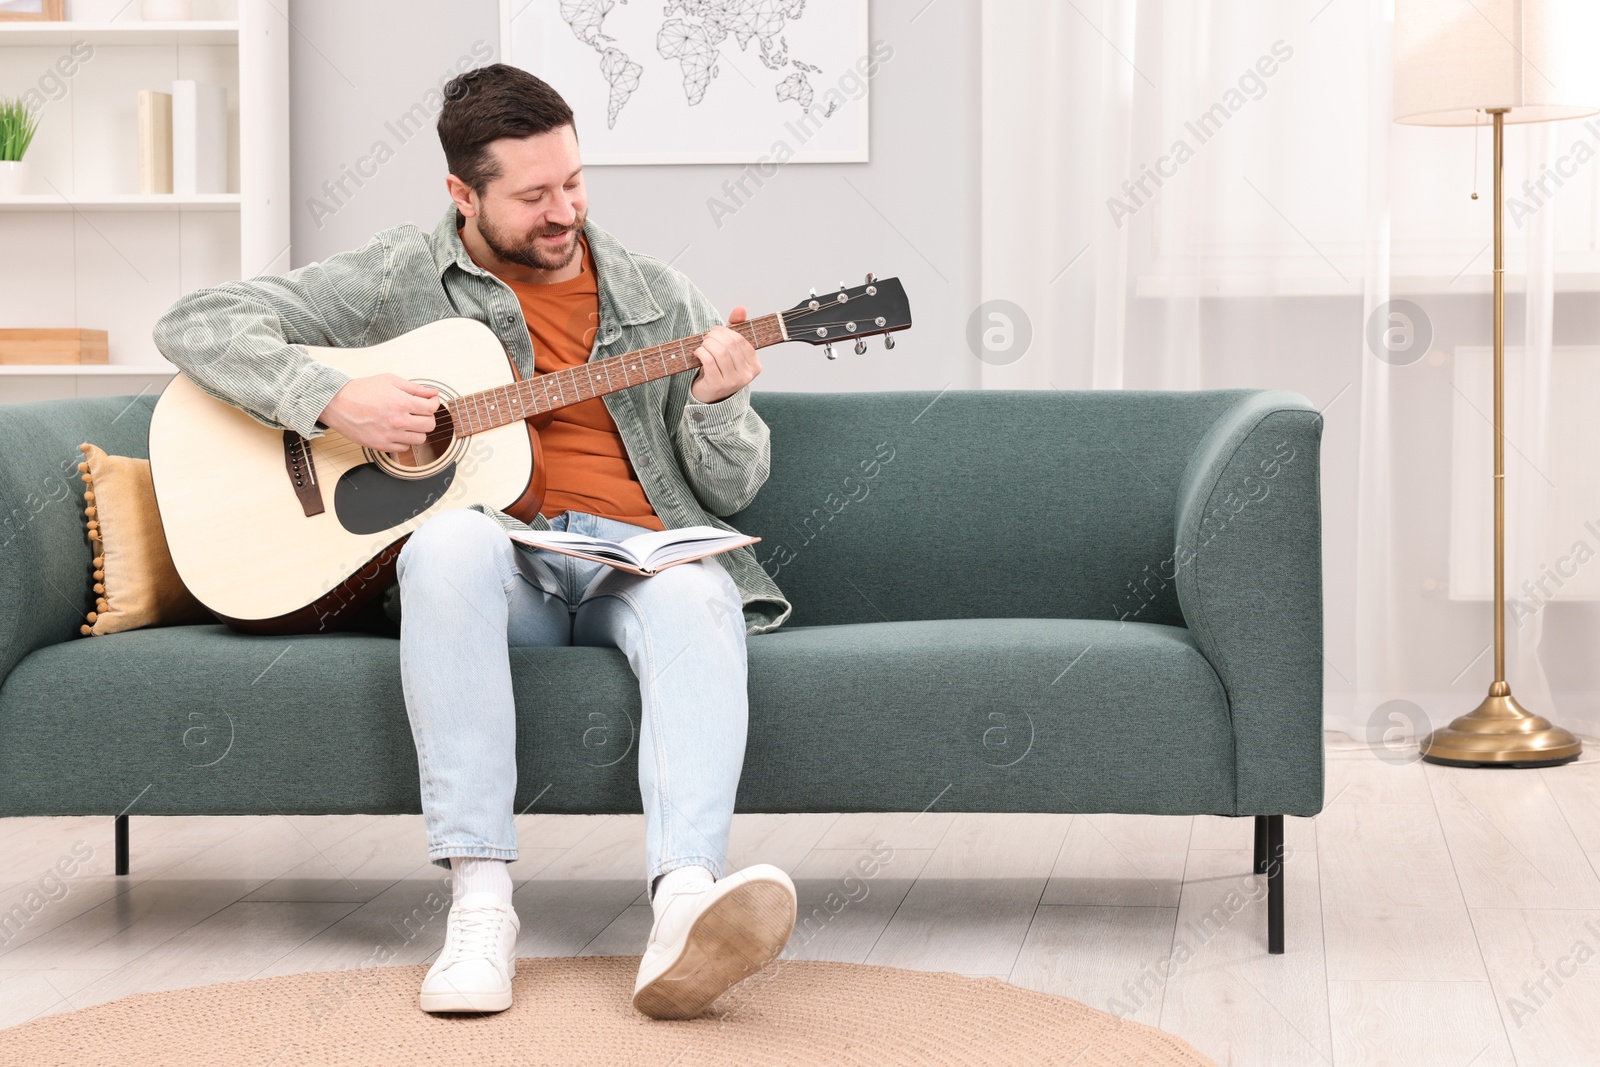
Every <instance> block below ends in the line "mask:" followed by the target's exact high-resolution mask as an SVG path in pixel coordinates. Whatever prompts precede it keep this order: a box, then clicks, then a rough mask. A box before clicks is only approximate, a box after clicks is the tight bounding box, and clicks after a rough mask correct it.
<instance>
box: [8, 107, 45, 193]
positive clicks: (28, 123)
mask: <svg viewBox="0 0 1600 1067" xmlns="http://www.w3.org/2000/svg"><path fill="white" fill-rule="evenodd" d="M38 129H39V113H38V112H37V111H35V110H34V108H33V105H31V104H29V103H28V102H27V101H26V100H24V99H23V98H22V97H20V96H18V97H12V98H10V99H4V98H0V196H15V195H16V194H18V193H21V192H23V191H24V190H25V188H26V186H27V182H28V170H27V167H28V165H27V164H26V163H24V162H23V159H22V157H23V156H24V155H25V154H26V153H27V151H28V146H29V145H30V144H32V143H33V135H34V133H35V132H36V131H37V130H38Z"/></svg>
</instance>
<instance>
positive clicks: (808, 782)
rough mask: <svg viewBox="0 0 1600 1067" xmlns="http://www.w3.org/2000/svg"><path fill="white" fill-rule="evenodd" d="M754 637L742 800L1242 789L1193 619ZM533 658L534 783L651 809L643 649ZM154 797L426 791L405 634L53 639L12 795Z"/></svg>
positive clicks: (310, 800)
mask: <svg viewBox="0 0 1600 1067" xmlns="http://www.w3.org/2000/svg"><path fill="white" fill-rule="evenodd" d="M749 660H750V692H751V711H750V734H749V743H748V748H747V755H746V760H745V769H744V775H743V778H742V780H741V783H740V789H739V807H740V810H743V811H857V810H861V811H871V810H881V811H919V810H922V809H924V808H926V807H928V806H929V805H931V804H935V803H936V804H937V808H938V810H941V811H1040V812H1052V811H1053V812H1072V811H1083V812H1105V811H1113V812H1152V813H1167V814H1179V813H1191V812H1218V813H1231V812H1232V810H1233V802H1234V793H1233V783H1234V762H1233V735H1232V730H1231V727H1230V723H1229V719H1228V709H1227V702H1226V697H1225V695H1224V693H1223V691H1222V687H1221V685H1220V683H1219V682H1218V680H1217V677H1216V675H1215V673H1214V672H1213V671H1212V669H1211V667H1210V666H1209V665H1208V664H1207V662H1206V660H1205V659H1204V658H1203V657H1202V656H1201V655H1200V653H1199V652H1198V651H1197V650H1196V648H1195V646H1194V643H1193V642H1192V640H1191V639H1190V636H1189V633H1188V631H1187V630H1185V629H1183V628H1181V627H1172V626H1165V625H1158V624H1150V623H1129V624H1125V625H1119V624H1118V623H1114V622H1101V621H1089V620H1070V619H959V620H935V621H916V622H894V623H889V622H883V623H865V624H846V625H837V626H816V627H796V628H793V629H788V628H785V629H782V630H779V631H777V632H775V633H771V634H765V635H761V636H758V637H753V638H751V639H750V641H749ZM512 664H513V670H514V677H515V683H516V694H517V715H518V740H517V746H518V767H519V783H518V788H517V798H518V799H517V804H518V807H519V808H520V807H522V806H524V805H529V804H534V807H533V809H532V810H535V811H542V812H569V813H585V812H594V813H602V812H636V811H638V810H639V795H638V786H637V777H636V770H635V760H636V759H637V739H638V729H637V724H638V721H639V693H638V685H637V683H636V681H635V680H634V677H633V674H632V672H631V670H630V669H629V667H628V664H627V661H626V660H625V659H624V658H623V656H622V654H621V653H620V652H618V651H616V650H615V649H604V648H567V647H564V648H536V649H517V650H514V652H513V655H512ZM536 798H537V800H536ZM136 799H137V802H136V803H135V800H136ZM130 804H133V807H132V812H133V813H134V814H180V813H204V814H237V813H271V812H273V811H278V812H282V813H285V814H294V813H300V814H341V813H351V812H370V813H404V812H417V811H420V810H421V808H420V800H419V788H418V781H417V763H416V752H415V749H414V748H413V745H412V739H411V733H410V729H409V724H408V721H407V718H406V711H405V703H404V699H403V696H402V693H401V687H400V671H399V643H398V642H397V641H395V640H393V639H391V638H385V637H377V636H370V635H364V634H331V635H319V636H315V637H296V638H270V637H252V636H245V635H241V634H235V633H232V632H230V631H228V630H227V629H225V628H223V627H221V626H182V627H172V628H167V629H162V630H139V631H133V632H129V633H122V634H112V635H110V636H107V637H104V638H98V639H96V640H94V641H72V642H67V643H64V644H58V645H52V646H49V647H46V648H42V649H39V650H38V651H36V652H34V653H32V654H31V655H29V656H28V657H27V658H26V659H24V660H23V661H22V662H21V663H20V664H18V666H17V667H16V669H15V670H14V671H13V672H12V673H11V675H10V677H9V678H8V679H7V680H6V682H5V685H4V687H3V688H0V812H3V813H5V814H7V815H87V814H115V813H117V812H120V811H122V810H123V809H125V808H127V807H128V805H130ZM527 844H532V842H527Z"/></svg>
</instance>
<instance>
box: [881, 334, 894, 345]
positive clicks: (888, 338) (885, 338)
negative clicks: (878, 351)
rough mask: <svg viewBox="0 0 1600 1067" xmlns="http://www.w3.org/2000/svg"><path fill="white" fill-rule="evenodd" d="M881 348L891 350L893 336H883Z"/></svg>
mask: <svg viewBox="0 0 1600 1067" xmlns="http://www.w3.org/2000/svg"><path fill="white" fill-rule="evenodd" d="M883 347H884V348H893V347H894V334H892V333H886V334H884V335H883Z"/></svg>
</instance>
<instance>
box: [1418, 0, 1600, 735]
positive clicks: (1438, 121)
mask: <svg viewBox="0 0 1600 1067" xmlns="http://www.w3.org/2000/svg"><path fill="white" fill-rule="evenodd" d="M1597 31H1600V3H1596V0H1395V8H1394V113H1395V121H1396V122H1401V123H1408V124H1414V125H1420V126H1476V125H1478V124H1480V123H1482V122H1483V121H1484V119H1485V117H1487V118H1488V119H1489V120H1490V121H1491V122H1492V123H1493V126H1494V681H1493V683H1491V684H1490V686H1489V695H1488V696H1487V697H1485V698H1484V700H1483V703H1481V704H1479V705H1478V707H1477V708H1476V709H1475V710H1473V711H1471V712H1469V713H1468V714H1466V715H1463V716H1461V717H1460V718H1458V719H1456V720H1455V721H1454V722H1452V723H1451V724H1450V725H1449V726H1446V727H1444V728H1442V729H1439V730H1435V731H1434V732H1433V733H1431V734H1429V735H1428V736H1427V737H1426V738H1424V739H1423V740H1422V742H1421V746H1420V747H1421V753H1422V758H1423V759H1425V760H1428V761H1429V762H1431V763H1443V764H1448V765H1451V766H1458V767H1488V766H1495V767H1549V766H1554V765H1556V764H1561V763H1568V762H1570V761H1572V760H1574V759H1577V757H1578V753H1579V752H1581V751H1582V748H1583V746H1582V744H1581V743H1580V742H1579V741H1578V739H1577V738H1576V737H1574V736H1573V735H1572V734H1571V733H1569V732H1568V731H1566V730H1563V729H1561V728H1560V727H1559V726H1553V725H1551V723H1550V721H1549V720H1548V719H1546V718H1544V717H1543V716H1542V715H1535V714H1534V713H1532V712H1530V711H1528V710H1527V709H1526V708H1524V707H1522V705H1520V704H1518V703H1517V701H1516V699H1515V698H1514V697H1513V696H1512V695H1511V686H1510V684H1509V683H1508V682H1507V681H1506V602H1505V519H1506V511H1505V503H1506V500H1505V479H1506V469H1505V348H1506V331H1505V311H1506V309H1505V304H1506V288H1505V266H1506V264H1505V198H1504V186H1503V178H1504V167H1503V164H1504V158H1505V157H1504V145H1505V127H1506V124H1507V123H1521V122H1549V121H1552V120H1556V119H1570V118H1581V117H1582V116H1585V115H1592V114H1594V113H1595V112H1597V111H1600V64H1596V63H1595V60H1594V57H1593V55H1591V54H1589V53H1590V52H1591V50H1592V49H1593V47H1594V45H1595V43H1596V41H1597V40H1600V32H1597ZM1474 195H1476V194H1474Z"/></svg>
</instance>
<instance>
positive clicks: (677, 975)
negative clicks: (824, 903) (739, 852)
mask: <svg viewBox="0 0 1600 1067" xmlns="http://www.w3.org/2000/svg"><path fill="white" fill-rule="evenodd" d="M794 920H795V898H794V891H793V890H792V889H791V888H790V885H789V883H788V882H787V881H779V880H778V879H776V878H771V877H755V878H751V879H748V880H746V881H743V882H741V883H740V884H739V885H738V886H736V887H734V888H733V889H731V890H729V891H728V893H727V894H726V895H725V896H723V897H722V898H721V899H720V900H718V901H717V902H716V903H715V904H713V905H711V907H710V908H708V909H706V911H705V912H704V913H702V914H701V915H700V916H699V917H698V918H697V919H695V921H694V925H692V926H691V927H689V932H688V933H687V934H686V935H685V936H684V939H683V950H682V951H681V952H680V953H679V954H678V958H677V959H675V960H674V961H673V962H672V965H671V966H670V967H668V968H667V969H666V970H665V971H663V972H662V973H661V974H660V975H659V976H657V977H656V978H655V980H654V981H652V982H650V984H648V985H646V986H644V987H643V988H642V989H640V990H638V991H637V992H635V993H634V995H633V1006H634V1008H636V1009H637V1010H638V1011H640V1012H641V1013H643V1014H645V1015H648V1016H650V1017H651V1018H652V1019H692V1018H694V1017H695V1016H697V1015H699V1014H701V1013H702V1012H704V1011H705V1010H706V1009H707V1008H709V1007H710V1006H711V1004H712V1002H713V1001H715V1000H716V999H717V998H718V997H720V996H721V995H722V994H723V993H726V992H727V991H728V990H729V989H731V988H732V987H733V986H735V985H737V984H738V983H739V982H741V981H743V980H744V979H746V978H748V977H749V976H750V975H752V974H755V973H756V972H757V971H759V970H761V968H763V967H765V966H766V965H767V964H768V963H770V962H771V961H772V960H773V959H774V958H776V957H777V955H778V953H780V952H782V951H783V947H784V946H785V945H787V944H788V943H789V935H790V934H791V933H793V932H794Z"/></svg>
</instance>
